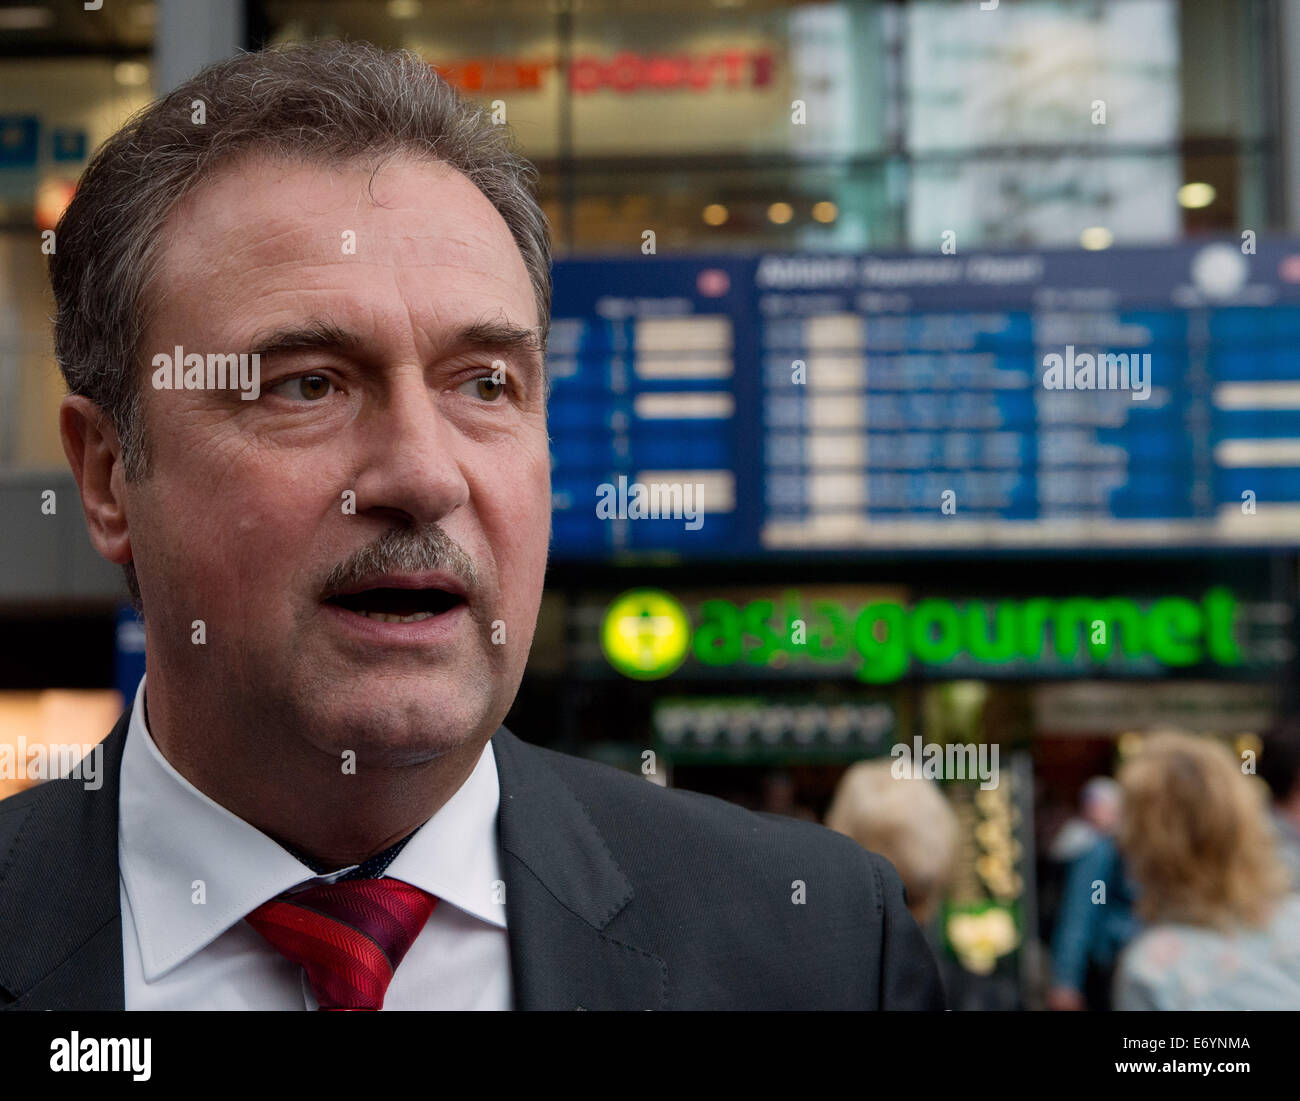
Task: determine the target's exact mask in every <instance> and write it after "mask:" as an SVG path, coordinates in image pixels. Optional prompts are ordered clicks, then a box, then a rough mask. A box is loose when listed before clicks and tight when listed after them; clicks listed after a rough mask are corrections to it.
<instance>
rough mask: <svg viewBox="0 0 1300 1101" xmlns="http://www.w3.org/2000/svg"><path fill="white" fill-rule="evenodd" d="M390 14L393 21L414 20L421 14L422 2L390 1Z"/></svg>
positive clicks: (415, 0) (408, 0) (411, 0)
mask: <svg viewBox="0 0 1300 1101" xmlns="http://www.w3.org/2000/svg"><path fill="white" fill-rule="evenodd" d="M388 14H389V16H390V17H391V18H393V19H414V18H415V17H416V16H417V15H419V14H420V0H388Z"/></svg>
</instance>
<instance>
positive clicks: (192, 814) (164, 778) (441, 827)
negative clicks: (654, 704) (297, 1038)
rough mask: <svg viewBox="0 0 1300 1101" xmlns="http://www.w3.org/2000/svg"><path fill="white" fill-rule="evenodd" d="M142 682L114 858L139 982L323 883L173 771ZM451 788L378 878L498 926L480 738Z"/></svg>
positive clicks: (494, 785) (492, 833) (492, 809)
mask: <svg viewBox="0 0 1300 1101" xmlns="http://www.w3.org/2000/svg"><path fill="white" fill-rule="evenodd" d="M144 692H145V681H144V678H141V680H140V686H139V687H138V688H137V689H136V694H135V702H134V705H133V707H132V710H131V719H130V725H129V728H128V730H127V738H126V745H125V746H124V748H123V750H122V772H121V791H120V797H119V816H118V861H119V867H120V869H121V875H122V883H123V886H124V888H125V890H126V894H127V898H128V900H129V902H130V905H131V912H132V915H133V917H134V920H135V927H136V933H137V936H138V938H139V941H140V957H141V960H142V961H143V963H144V972H145V980H146V981H148V982H152V981H154V980H155V979H157V978H159V977H160V976H162V975H164V974H166V973H167V972H168V971H170V970H171V969H172V968H174V967H176V966H177V965H178V964H180V963H182V962H183V961H184V960H186V959H188V958H189V957H190V956H193V955H194V954H195V953H196V952H199V951H200V950H202V949H203V948H204V947H206V946H207V945H208V944H210V943H211V942H212V941H214V940H215V939H216V938H217V937H219V936H220V935H221V934H222V933H224V932H225V931H226V930H227V929H229V928H231V927H232V926H233V925H235V924H236V923H238V922H239V921H242V920H243V918H244V917H246V916H247V915H248V914H249V913H251V912H252V911H253V910H255V909H256V908H257V907H258V906H260V905H261V904H262V903H263V902H267V901H268V900H270V899H272V898H274V897H275V896H276V895H278V894H282V893H283V892H285V891H287V890H289V889H291V888H293V887H296V886H298V885H300V884H307V883H318V882H321V883H327V882H332V881H333V880H335V879H337V878H338V877H339V876H341V875H344V874H345V873H347V872H348V871H350V870H351V869H352V868H354V867H356V865H355V864H354V865H350V866H349V867H347V868H340V869H338V870H337V871H334V872H331V873H329V874H328V875H319V876H318V875H313V874H312V871H311V869H310V868H308V867H307V866H306V865H305V864H302V863H301V862H300V861H298V860H297V859H296V858H294V857H293V856H292V855H291V854H290V853H289V852H288V851H287V850H286V849H284V848H283V847H282V846H281V845H279V844H278V843H277V842H276V841H274V840H273V839H272V838H270V837H268V836H267V835H266V834H264V833H262V831H261V830H259V829H257V828H256V827H254V826H252V825H250V824H249V823H247V822H245V821H244V820H243V819H242V818H239V817H237V816H236V815H234V814H232V813H231V812H230V811H228V810H226V809H225V808H224V807H222V806H220V805H219V804H218V803H216V802H214V801H213V800H212V799H210V798H208V796H206V795H204V794H203V792H201V791H199V789H198V788H196V787H195V786H194V785H193V784H191V783H190V782H189V781H188V780H186V779H185V778H184V777H183V776H181V774H180V773H179V772H177V771H176V770H175V769H174V768H173V767H172V766H171V764H170V763H169V762H168V761H167V759H166V758H165V757H164V756H163V755H162V753H161V752H160V751H159V749H158V747H157V745H155V744H154V741H153V738H152V737H151V736H150V734H149V729H148V725H147V723H146V722H145V713H144ZM485 750H486V751H485V752H484V753H483V754H482V755H481V756H480V757H479V760H478V763H477V764H476V765H475V767H474V771H473V772H472V773H470V776H469V778H468V779H467V780H466V781H465V783H464V784H462V785H461V787H460V789H459V790H458V791H457V792H456V793H455V794H454V795H453V796H452V797H451V798H450V799H449V800H448V801H447V802H446V803H445V804H444V805H443V806H442V808H441V809H440V810H439V811H438V813H437V814H435V815H434V816H433V817H432V818H430V819H429V820H428V821H427V822H425V824H424V825H423V826H422V827H421V828H420V829H418V830H416V831H415V835H414V836H413V837H412V838H411V839H410V841H409V842H408V843H407V844H406V846H405V847H404V848H403V849H402V851H401V852H400V853H398V855H397V858H396V859H395V860H394V861H393V862H392V864H391V865H389V867H388V871H387V872H386V873H385V874H386V875H388V876H391V877H392V878H394V879H401V880H403V881H405V882H407V883H410V884H411V885H413V886H415V887H419V888H420V889H421V890H425V891H428V892H429V893H430V894H433V895H436V896H437V897H438V898H439V900H440V903H439V905H445V904H449V905H452V906H455V907H456V908H457V909H459V910H463V911H464V912H465V913H467V914H470V915H471V916H473V917H476V918H479V919H480V920H482V921H485V922H487V923H489V924H491V925H495V926H497V927H498V928H502V929H504V928H505V924H506V922H505V907H504V906H503V905H501V904H500V903H498V902H497V901H496V898H497V897H499V894H500V892H499V890H498V887H497V884H498V883H499V882H500V879H501V876H500V855H499V853H498V850H497V830H496V818H497V809H498V806H499V804H500V785H499V781H498V778H497V769H496V757H495V754H494V752H493V750H492V743H491V742H490V741H489V742H488V743H487V745H486V747H485Z"/></svg>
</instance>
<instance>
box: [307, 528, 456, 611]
mask: <svg viewBox="0 0 1300 1101" xmlns="http://www.w3.org/2000/svg"><path fill="white" fill-rule="evenodd" d="M425 570H440V571H443V572H445V573H450V574H454V575H455V576H456V577H458V578H460V580H461V582H462V583H463V584H464V586H465V591H466V592H467V593H468V595H469V596H470V597H471V598H473V597H474V595H475V594H476V593H477V591H478V586H479V577H478V570H477V569H476V568H475V566H474V562H473V560H472V559H471V558H470V557H469V555H467V554H466V553H465V552H464V551H463V550H462V549H461V547H460V544H458V543H457V542H456V541H455V540H454V539H452V538H451V536H449V535H448V534H447V533H446V532H445V531H443V530H442V528H440V527H439V526H438V525H437V524H425V525H423V526H421V527H418V528H416V527H406V528H392V529H390V530H389V531H386V532H384V534H383V536H382V537H381V538H380V539H378V540H377V541H376V542H374V543H371V544H370V546H368V547H362V548H361V549H360V550H359V551H357V552H356V553H354V554H353V555H352V556H351V557H349V558H348V559H347V560H346V561H344V562H340V563H339V564H338V565H337V566H335V567H334V568H333V569H332V570H330V572H329V575H328V576H327V577H326V578H325V581H324V584H323V585H322V586H321V589H322V593H323V595H322V599H328V598H329V597H331V596H334V595H335V594H336V593H339V592H341V591H342V590H343V589H345V588H347V587H349V586H351V585H357V584H361V583H363V582H366V581H368V580H370V579H371V578H372V577H377V576H379V575H381V574H385V573H417V572H422V571H425Z"/></svg>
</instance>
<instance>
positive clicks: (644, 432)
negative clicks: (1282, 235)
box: [548, 240, 1300, 559]
mask: <svg viewBox="0 0 1300 1101" xmlns="http://www.w3.org/2000/svg"><path fill="white" fill-rule="evenodd" d="M553 319H554V320H553V324H552V332H551V337H550V341H549V344H548V364H549V368H550V371H551V376H552V382H553V390H552V399H551V407H550V423H551V437H552V457H553V473H552V484H553V492H554V551H553V553H554V554H555V556H556V557H557V558H573V559H592V558H603V557H608V556H610V555H613V554H617V553H618V552H621V551H650V552H653V551H665V552H670V553H673V554H676V555H683V556H687V557H689V556H691V555H698V556H700V557H701V558H716V557H725V556H728V555H735V556H746V557H755V556H760V555H762V554H763V553H765V552H772V551H801V552H810V551H827V552H842V551H851V550H856V549H935V548H943V549H962V548H966V549H970V550H983V549H1011V548H1048V547H1057V548H1069V547H1080V548H1104V547H1125V548H1158V547H1162V546H1171V545H1179V546H1201V547H1217V546H1248V545H1249V546H1297V545H1300V242H1290V241H1272V240H1270V241H1260V242H1258V245H1257V246H1256V245H1255V242H1253V241H1246V242H1245V243H1243V242H1238V241H1231V240H1229V241H1213V242H1207V243H1202V244H1195V245H1180V246H1176V247H1170V248H1129V249H1110V250H1104V251H1092V252H1090V251H1047V252H1037V251H1034V252H1020V253H1012V252H1002V253H978V254H971V255H969V256H964V255H960V254H956V255H938V254H937V255H931V256H921V255H916V254H899V255H845V254H810V255H789V254H781V255H763V256H751V257H727V258H715V257H701V258H691V259H666V258H665V259H660V258H657V257H637V258H634V259H632V258H629V259H610V260H599V261H596V260H590V261H572V262H561V263H557V264H556V270H555V298H554V308H553Z"/></svg>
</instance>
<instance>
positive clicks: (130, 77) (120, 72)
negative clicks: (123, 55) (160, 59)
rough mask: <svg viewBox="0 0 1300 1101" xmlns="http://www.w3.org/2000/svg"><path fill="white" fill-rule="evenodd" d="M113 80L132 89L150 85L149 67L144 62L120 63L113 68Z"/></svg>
mask: <svg viewBox="0 0 1300 1101" xmlns="http://www.w3.org/2000/svg"><path fill="white" fill-rule="evenodd" d="M113 79H114V80H116V81H117V82H118V83H119V84H126V85H129V86H132V87H134V86H138V85H140V84H148V83H149V66H148V65H146V64H145V63H144V62H143V61H119V62H118V63H117V64H116V65H114V66H113Z"/></svg>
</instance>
